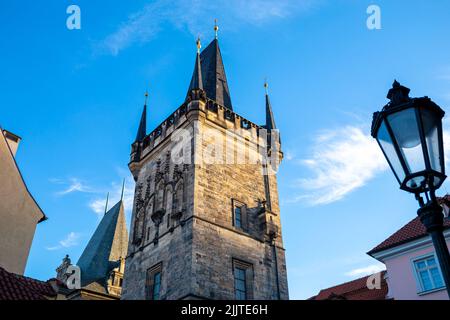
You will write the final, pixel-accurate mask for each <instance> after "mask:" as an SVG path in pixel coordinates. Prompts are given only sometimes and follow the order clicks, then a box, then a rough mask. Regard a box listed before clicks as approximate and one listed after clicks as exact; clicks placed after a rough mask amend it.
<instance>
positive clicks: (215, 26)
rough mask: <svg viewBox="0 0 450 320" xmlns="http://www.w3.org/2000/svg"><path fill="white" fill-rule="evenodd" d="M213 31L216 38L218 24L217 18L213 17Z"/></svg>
mask: <svg viewBox="0 0 450 320" xmlns="http://www.w3.org/2000/svg"><path fill="white" fill-rule="evenodd" d="M214 33H215V37H216V39H217V37H218V33H219V26H218V25H217V19H214Z"/></svg>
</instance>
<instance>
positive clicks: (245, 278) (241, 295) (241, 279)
mask: <svg viewBox="0 0 450 320" xmlns="http://www.w3.org/2000/svg"><path fill="white" fill-rule="evenodd" d="M233 276H234V297H235V299H236V300H249V299H252V296H253V290H252V289H253V286H252V283H253V267H252V265H251V264H249V263H246V262H242V261H239V260H233Z"/></svg>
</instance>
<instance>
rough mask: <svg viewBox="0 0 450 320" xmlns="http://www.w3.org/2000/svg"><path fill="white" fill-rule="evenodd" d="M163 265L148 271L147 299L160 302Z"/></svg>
mask: <svg viewBox="0 0 450 320" xmlns="http://www.w3.org/2000/svg"><path fill="white" fill-rule="evenodd" d="M161 278H162V263H158V264H157V265H155V266H153V267H152V268H150V269H148V271H147V285H146V291H147V297H148V299H150V300H160V296H161Z"/></svg>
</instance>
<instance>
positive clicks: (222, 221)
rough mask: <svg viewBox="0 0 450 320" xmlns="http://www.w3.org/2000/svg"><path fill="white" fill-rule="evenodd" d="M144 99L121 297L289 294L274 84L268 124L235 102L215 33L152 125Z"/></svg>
mask: <svg viewBox="0 0 450 320" xmlns="http://www.w3.org/2000/svg"><path fill="white" fill-rule="evenodd" d="M146 109H147V108H146V106H144V112H143V114H142V118H141V122H140V125H139V130H138V134H137V137H136V141H135V142H134V143H133V145H132V152H131V159H130V163H129V167H130V170H131V172H132V174H133V177H134V179H135V181H136V192H135V199H134V208H133V214H132V224H131V233H130V241H129V247H128V255H127V258H126V266H125V275H124V286H123V291H122V299H153V300H157V299H168V300H174V299H288V284H287V273H286V262H285V250H284V247H283V241H282V236H281V222H280V209H279V203H278V190H277V180H276V167H277V164H278V163H279V161H281V159H282V152H281V149H280V147H281V144H280V140H279V137H278V134H277V130H276V127H275V122H274V118H273V114H272V108H271V105H270V100H269V96H268V95H267V93H266V124H265V125H262V126H259V125H256V124H254V123H253V122H251V121H249V120H247V119H245V118H244V117H242V116H240V115H238V114H237V113H236V112H234V111H233V106H232V103H231V96H230V92H229V88H228V83H227V78H226V75H225V69H224V66H223V62H222V56H221V52H220V48H219V43H218V40H217V38H216V39H214V40H213V41H212V42H211V43H210V44H209V45H208V46H207V47H206V48H205V49H204V50H203V52H201V53H200V45H199V43H198V53H197V56H196V61H195V67H194V72H193V75H192V79H191V83H190V86H189V89H188V92H187V95H186V100H185V101H184V103H182V105H181V106H180V107H179V108H178V109H176V110H175V111H174V112H173V113H172V114H171V115H170V116H169V117H168V118H167V119H166V120H165V121H163V123H162V124H161V125H159V126H158V127H157V128H156V129H155V130H153V131H152V132H151V133H150V134H147V132H146ZM261 109H262V108H261ZM269 157H270V158H271V159H272V160H273V161H272V162H269V161H268V160H267V159H268V158H269ZM274 163H275V165H274Z"/></svg>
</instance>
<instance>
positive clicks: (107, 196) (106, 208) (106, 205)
mask: <svg viewBox="0 0 450 320" xmlns="http://www.w3.org/2000/svg"><path fill="white" fill-rule="evenodd" d="M108 200H109V192H108V193H107V194H106V204H105V214H106V212H107V211H108Z"/></svg>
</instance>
